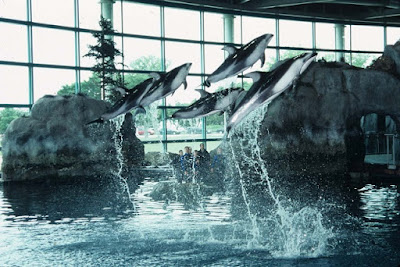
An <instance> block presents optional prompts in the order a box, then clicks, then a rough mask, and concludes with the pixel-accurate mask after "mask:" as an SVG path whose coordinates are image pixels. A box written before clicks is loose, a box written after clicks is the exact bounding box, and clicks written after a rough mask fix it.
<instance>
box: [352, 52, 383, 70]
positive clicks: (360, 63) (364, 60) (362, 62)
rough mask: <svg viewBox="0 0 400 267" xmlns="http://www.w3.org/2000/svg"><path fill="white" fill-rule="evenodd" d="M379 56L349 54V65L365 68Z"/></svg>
mask: <svg viewBox="0 0 400 267" xmlns="http://www.w3.org/2000/svg"><path fill="white" fill-rule="evenodd" d="M379 56H380V54H364V53H363V54H361V53H352V54H351V64H352V65H353V66H356V67H360V68H366V67H368V66H369V65H371V64H372V62H373V61H374V60H375V59H377V58H378V57H379Z"/></svg>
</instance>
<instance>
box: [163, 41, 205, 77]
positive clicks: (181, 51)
mask: <svg viewBox="0 0 400 267" xmlns="http://www.w3.org/2000/svg"><path fill="white" fill-rule="evenodd" d="M165 58H166V60H167V61H168V62H171V67H172V68H176V67H178V66H180V65H182V64H185V63H188V62H191V63H192V67H191V68H190V73H200V72H201V64H200V62H201V57H200V44H189V43H180V42H165Z"/></svg>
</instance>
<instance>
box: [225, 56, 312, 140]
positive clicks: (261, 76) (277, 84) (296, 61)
mask: <svg viewBox="0 0 400 267" xmlns="http://www.w3.org/2000/svg"><path fill="white" fill-rule="evenodd" d="M316 56H317V53H304V54H301V55H299V56H296V57H294V58H291V59H289V60H287V61H285V62H284V63H282V64H281V65H279V66H278V67H277V68H275V69H274V70H272V71H271V72H251V73H248V74H246V75H245V76H246V77H249V78H252V79H253V85H252V86H251V87H250V89H249V90H248V92H247V93H246V95H245V96H244V97H243V98H242V100H241V101H240V102H239V103H238V104H237V105H236V107H235V108H234V110H233V112H232V115H231V116H230V118H229V120H228V123H227V132H228V133H229V131H230V129H231V128H232V127H233V126H235V125H237V124H238V123H239V122H240V121H241V120H242V119H243V118H244V117H246V116H247V115H248V114H249V113H250V112H252V111H253V110H255V109H257V108H258V107H259V106H261V105H263V104H264V103H267V102H270V101H272V100H273V99H275V98H276V97H277V96H278V95H279V94H281V93H282V92H283V91H285V90H286V89H287V88H289V87H290V86H292V85H293V84H294V83H295V81H296V80H297V79H299V77H300V75H301V74H302V73H303V72H304V71H305V70H306V69H307V68H308V66H309V65H310V64H311V62H312V61H313V60H314V58H315V57H316Z"/></svg>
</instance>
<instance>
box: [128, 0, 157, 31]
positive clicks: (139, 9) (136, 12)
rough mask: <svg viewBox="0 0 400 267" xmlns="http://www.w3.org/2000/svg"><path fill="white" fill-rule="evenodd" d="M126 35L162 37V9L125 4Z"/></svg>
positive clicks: (144, 5)
mask: <svg viewBox="0 0 400 267" xmlns="http://www.w3.org/2000/svg"><path fill="white" fill-rule="evenodd" d="M123 8H124V33H130V34H140V35H150V36H160V35H161V31H160V7H158V6H153V5H146V4H137V3H131V2H127V1H125V2H124V6H123Z"/></svg>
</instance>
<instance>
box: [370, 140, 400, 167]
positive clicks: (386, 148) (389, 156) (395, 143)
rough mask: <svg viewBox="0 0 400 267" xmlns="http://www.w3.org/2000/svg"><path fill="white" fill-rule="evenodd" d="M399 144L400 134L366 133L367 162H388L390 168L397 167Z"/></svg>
mask: <svg viewBox="0 0 400 267" xmlns="http://www.w3.org/2000/svg"><path fill="white" fill-rule="evenodd" d="M399 144H400V143H399V135H398V134H394V133H390V134H389V133H387V134H386V133H369V134H365V152H366V153H365V154H366V162H368V163H376V164H387V166H388V168H389V169H396V151H397V150H398V149H399Z"/></svg>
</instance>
